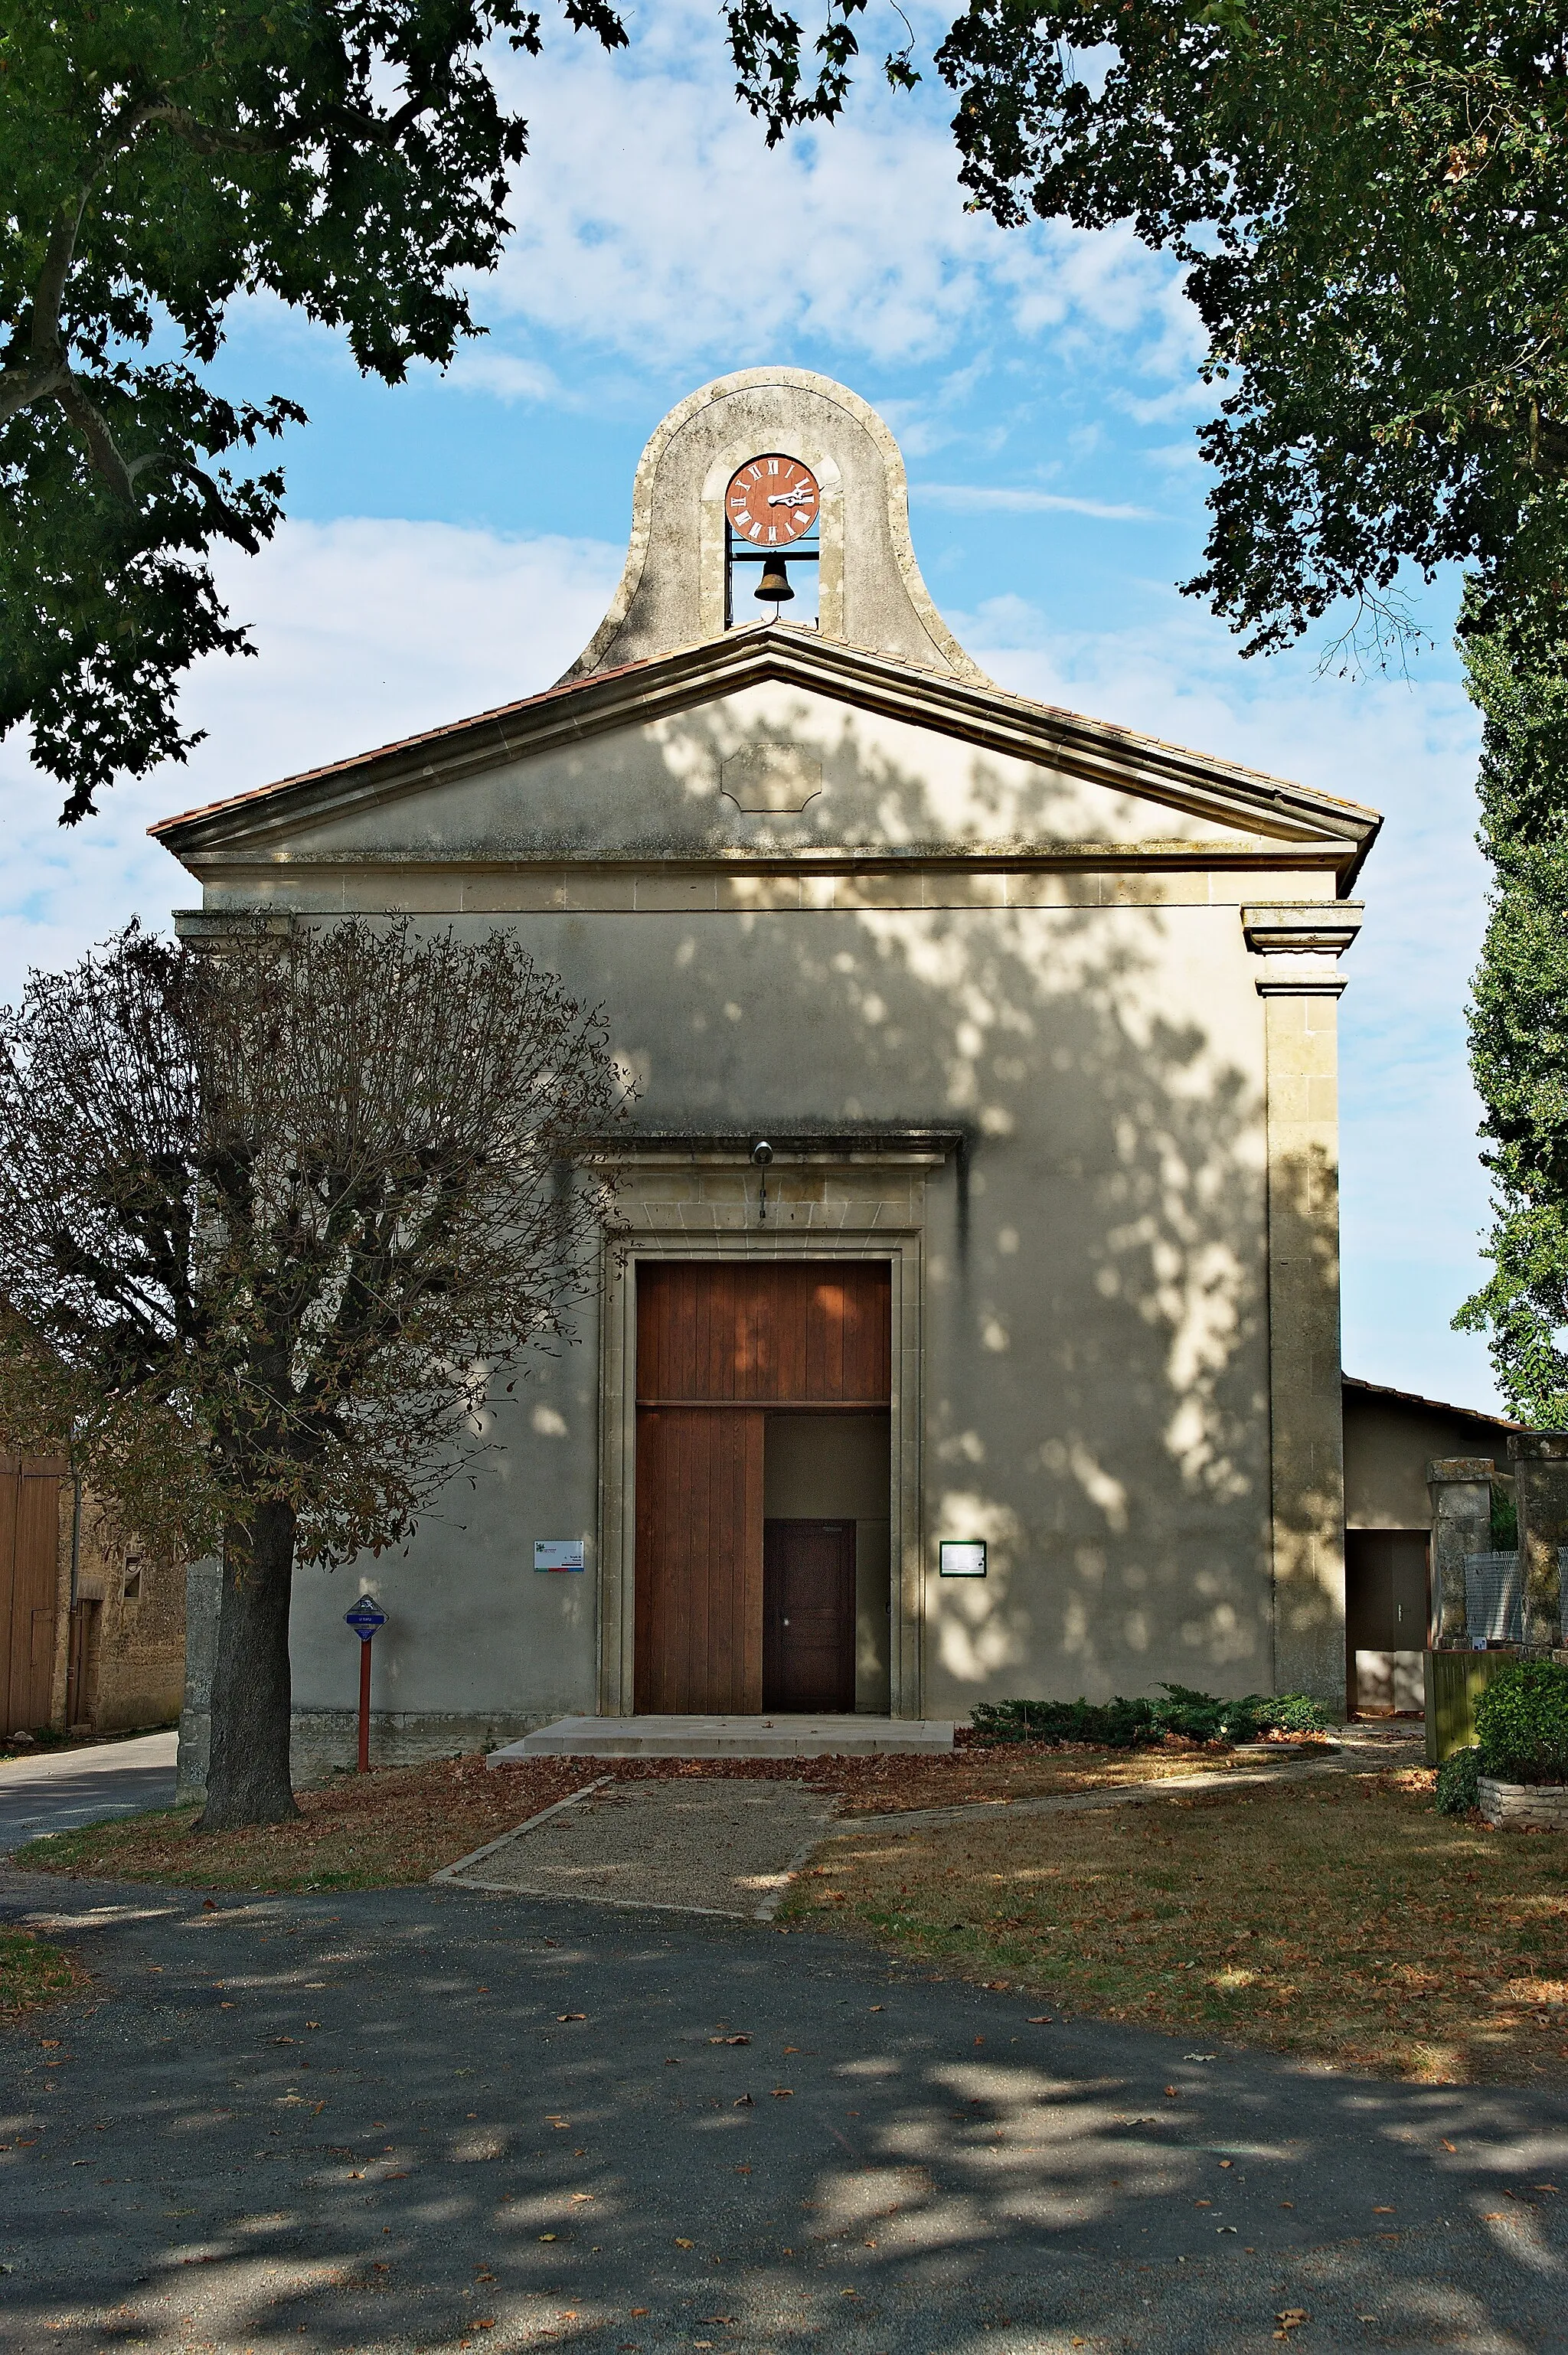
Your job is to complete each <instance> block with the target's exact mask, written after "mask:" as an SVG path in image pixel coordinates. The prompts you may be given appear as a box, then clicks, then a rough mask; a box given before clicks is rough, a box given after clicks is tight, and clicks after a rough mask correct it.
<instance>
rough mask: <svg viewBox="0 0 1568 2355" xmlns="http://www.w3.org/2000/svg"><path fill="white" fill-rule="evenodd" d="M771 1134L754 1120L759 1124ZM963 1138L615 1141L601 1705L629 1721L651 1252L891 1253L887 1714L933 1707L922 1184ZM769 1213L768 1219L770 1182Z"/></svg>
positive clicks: (604, 1413)
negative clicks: (755, 1155) (640, 1401)
mask: <svg viewBox="0 0 1568 2355" xmlns="http://www.w3.org/2000/svg"><path fill="white" fill-rule="evenodd" d="M762 1134H763V1132H761V1131H759V1132H758V1135H759V1136H760V1135H762ZM955 1142H956V1140H955V1139H951V1138H947V1137H939V1136H920V1137H914V1136H911V1137H908V1138H893V1139H889V1140H887V1141H879V1140H878V1139H876V1138H875V1137H867V1138H866V1139H864V1140H863V1141H862V1140H860V1139H856V1140H854V1142H853V1144H852V1145H850V1144H848V1142H847V1141H840V1140H833V1141H832V1142H831V1143H824V1145H822V1146H819V1147H814V1146H812V1145H811V1143H810V1142H809V1141H792V1143H791V1144H790V1145H788V1146H777V1147H775V1153H774V1158H773V1162H772V1163H771V1164H770V1165H769V1167H767V1169H766V1171H765V1172H764V1171H763V1170H762V1169H760V1168H759V1167H756V1166H755V1165H754V1164H753V1162H752V1139H750V1138H748V1139H745V1140H743V1141H742V1140H740V1139H730V1138H724V1139H717V1140H710V1141H704V1140H701V1139H693V1140H690V1141H685V1140H668V1141H666V1140H649V1141H648V1143H647V1144H645V1145H642V1146H639V1145H637V1144H630V1145H628V1146H622V1147H618V1148H617V1149H616V1150H615V1151H614V1152H613V1155H612V1156H609V1158H610V1159H611V1161H612V1163H613V1167H614V1169H615V1173H616V1177H617V1183H618V1187H619V1196H618V1205H617V1207H618V1211H619V1216H620V1220H621V1226H622V1232H621V1236H620V1238H619V1240H618V1241H613V1242H611V1243H610V1244H609V1245H608V1246H607V1247H606V1252H605V1265H604V1277H603V1315H602V1317H601V1320H600V1377H599V1379H600V1393H599V1395H600V1474H599V1545H598V1560H599V1593H598V1604H599V1609H598V1625H599V1663H598V1682H599V1710H600V1714H601V1715H602V1716H604V1717H630V1716H631V1714H632V1710H633V1700H634V1667H635V1658H634V1647H635V1625H636V1613H635V1598H636V1495H637V1475H636V1427H637V1412H636V1380H635V1374H636V1334H637V1310H636V1283H635V1271H636V1269H637V1267H638V1266H639V1265H640V1264H642V1263H645V1262H650V1261H658V1260H692V1259H728V1258H737V1259H769V1260H776V1259H815V1260H844V1259H849V1260H868V1259H875V1260H885V1261H887V1262H888V1263H889V1264H890V1267H891V1280H892V1304H891V1316H892V1382H891V1401H890V1414H891V1429H890V1435H889V1455H890V1463H891V1496H890V1499H889V1516H890V1521H891V1527H890V1530H889V1539H890V1598H889V1599H890V1602H891V1613H890V1625H889V1669H890V1676H891V1702H890V1713H891V1716H892V1717H894V1718H900V1719H918V1718H919V1717H920V1716H921V1714H922V1687H923V1631H924V1615H925V1614H924V1532H923V1515H922V1502H921V1325H922V1297H923V1283H922V1257H923V1228H924V1223H925V1185H926V1178H927V1176H928V1174H929V1172H930V1171H932V1170H933V1169H936V1168H940V1167H941V1166H942V1165H943V1163H944V1160H945V1159H946V1158H947V1156H948V1154H949V1153H950V1151H951V1150H952V1147H953V1146H954V1144H955ZM764 1176H765V1179H766V1186H767V1205H766V1209H767V1215H766V1218H765V1219H764V1218H763V1216H762V1209H763V1203H762V1191H763V1177H764Z"/></svg>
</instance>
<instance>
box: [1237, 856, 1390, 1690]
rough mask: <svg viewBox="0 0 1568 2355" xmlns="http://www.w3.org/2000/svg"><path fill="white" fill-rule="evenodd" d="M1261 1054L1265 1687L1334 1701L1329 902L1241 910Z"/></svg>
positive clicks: (1336, 944) (1338, 1577)
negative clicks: (1267, 1472)
mask: <svg viewBox="0 0 1568 2355" xmlns="http://www.w3.org/2000/svg"><path fill="white" fill-rule="evenodd" d="M1242 921H1243V928H1244V931H1245V934H1246V941H1247V946H1248V947H1249V949H1251V950H1252V952H1253V955H1254V956H1255V957H1256V958H1257V959H1258V965H1257V969H1256V979H1257V988H1258V994H1259V996H1261V997H1262V999H1263V1001H1264V1037H1265V1050H1266V1057H1267V1091H1268V1109H1267V1151H1268V1302H1269V1402H1270V1458H1271V1491H1272V1493H1271V1497H1270V1520H1271V1527H1272V1540H1273V1558H1274V1676H1275V1689H1276V1690H1278V1691H1281V1692H1289V1691H1302V1692H1311V1693H1316V1694H1317V1695H1318V1696H1319V1697H1320V1698H1321V1699H1323V1700H1328V1701H1330V1702H1332V1703H1333V1704H1334V1705H1335V1706H1340V1707H1342V1706H1343V1704H1344V1700H1345V1470H1344V1422H1343V1399H1342V1393H1341V1389H1340V1369H1339V1041H1338V1011H1339V1007H1338V1000H1339V994H1340V992H1341V991H1342V990H1343V988H1344V986H1345V984H1344V981H1343V978H1342V977H1341V975H1339V973H1338V971H1337V970H1336V967H1335V960H1336V958H1337V957H1338V956H1339V954H1341V952H1342V951H1343V950H1344V949H1346V948H1347V947H1348V946H1349V943H1350V942H1351V941H1352V940H1353V939H1354V938H1355V935H1356V932H1357V931H1358V929H1359V927H1360V921H1361V911H1360V908H1359V907H1358V906H1355V905H1354V904H1352V903H1348V902H1346V901H1343V900H1328V901H1324V902H1322V903H1316V902H1314V903H1309V904H1307V905H1292V906H1290V907H1249V908H1243V911H1242Z"/></svg>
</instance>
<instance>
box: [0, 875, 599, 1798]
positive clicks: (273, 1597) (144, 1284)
mask: <svg viewBox="0 0 1568 2355" xmlns="http://www.w3.org/2000/svg"><path fill="white" fill-rule="evenodd" d="M623 1108H624V1087H623V1082H622V1077H621V1074H620V1071H619V1070H618V1068H617V1066H616V1065H615V1064H614V1062H613V1060H612V1058H611V1056H610V1053H609V1050H608V1046H607V1043H606V1039H605V1036H604V1031H603V1022H602V1020H601V1019H600V1018H599V1017H598V1015H596V1014H595V1013H593V1012H592V1011H591V1010H588V1009H586V1008H584V1007H581V1006H580V1005H579V1004H577V1003H576V1002H575V1001H574V1000H573V999H571V997H569V996H567V995H566V993H565V991H564V990H563V989H562V988H561V986H560V983H559V982H558V981H557V980H556V979H555V977H554V976H553V975H550V974H548V973H545V972H542V971H540V970H539V969H538V968H537V967H536V966H535V965H534V964H533V963H532V961H531V960H530V958H529V957H528V955H527V954H526V953H525V951H524V950H523V949H522V948H521V947H520V946H519V945H518V944H517V942H516V941H515V940H513V939H512V938H511V936H510V935H509V934H507V933H506V932H494V933H492V934H490V935H488V936H487V937H485V938H482V939H477V940H468V941H462V940H458V939H457V938H455V937H454V936H453V934H451V933H446V934H437V935H436V936H434V937H422V936H421V934H420V932H418V930H417V929H416V928H415V927H414V926H413V925H412V924H411V923H409V922H395V923H385V924H379V925H373V924H370V923H368V922H365V921H364V920H362V919H349V920H347V921H345V922H340V923H336V924H334V925H330V926H328V927H326V928H325V929H324V930H322V931H320V932H315V931H313V930H311V929H309V928H300V929H298V930H296V931H294V932H292V933H289V934H283V935H280V934H279V933H278V932H274V931H272V929H270V928H269V927H268V926H267V925H266V924H265V923H264V922H260V923H256V924H252V925H238V926H237V929H236V930H235V931H234V932H231V933H229V935H228V936H227V937H226V938H225V940H224V942H223V943H222V944H221V945H220V946H215V947H211V948H208V949H207V950H203V951H194V952H193V951H190V950H186V949H180V948H175V947H172V946H170V945H169V944H168V943H165V942H163V941H159V940H155V939H152V938H150V937H149V936H148V935H147V934H145V933H144V932H140V931H139V930H138V929H137V928H136V927H135V926H134V925H133V926H132V927H131V928H130V930H129V931H128V932H124V933H123V934H122V935H121V937H120V938H119V939H118V940H117V941H113V942H111V943H109V945H108V947H107V948H106V949H105V950H103V951H101V952H100V953H99V954H96V955H93V956H91V957H89V958H87V959H86V960H85V961H84V962H83V963H82V964H80V965H78V966H77V967H75V968H74V970H72V971H70V972H69V973H64V974H34V975H31V976H30V978H29V980H28V983H27V991H26V994H25V996H24V998H23V1001H22V1004H21V1006H20V1007H16V1008H14V1009H11V1008H7V1009H4V1010H0V1305H3V1313H0V1430H3V1431H5V1433H6V1434H7V1436H8V1438H9V1439H10V1441H11V1444H13V1445H22V1446H39V1445H44V1446H47V1445H48V1444H51V1443H52V1444H57V1445H58V1444H59V1443H60V1442H61V1440H62V1439H63V1438H64V1437H66V1436H67V1435H68V1434H69V1444H70V1452H71V1456H72V1460H73V1462H74V1463H75V1464H76V1465H77V1466H78V1467H79V1468H80V1470H81V1471H83V1472H84V1473H85V1474H86V1475H87V1476H88V1477H89V1479H90V1480H91V1482H92V1485H93V1487H94V1488H95V1489H96V1490H97V1491H98V1492H99V1494H100V1495H101V1496H102V1497H105V1498H108V1499H111V1500H112V1502H113V1503H114V1504H115V1505H116V1506H117V1507H118V1508H119V1509H120V1511H121V1513H122V1514H123V1517H124V1518H126V1519H127V1520H128V1521H129V1522H130V1523H131V1524H132V1525H133V1526H134V1527H135V1528H136V1529H137V1530H138V1532H139V1533H140V1535H141V1536H142V1537H143V1538H144V1540H148V1541H149V1542H151V1543H152V1544H153V1545H154V1546H155V1548H156V1550H159V1551H161V1552H163V1553H164V1554H165V1556H166V1557H167V1558H169V1559H172V1560H175V1561H179V1560H182V1559H185V1560H190V1559H194V1558H197V1557H199V1556H200V1555H202V1554H204V1553H206V1552H208V1551H209V1550H221V1553H222V1556H223V1594H222V1605H221V1613H220V1618H219V1646H218V1665H217V1670H216V1673H215V1678H214V1685H213V1701H212V1706H213V1729H214V1764H213V1769H212V1772H211V1774H210V1775H209V1778H208V1818H209V1820H210V1821H211V1822H212V1823H214V1824H216V1823H218V1822H219V1821H230V1822H255V1821H270V1820H272V1819H273V1817H274V1816H275V1815H277V1814H280V1813H281V1814H283V1815H286V1814H288V1813H290V1812H291V1811H292V1809H293V1799H292V1797H291V1796H290V1791H289V1778H288V1748H289V1668H288V1606H289V1593H290V1584H291V1580H292V1577H293V1564H294V1561H295V1557H296V1552H297V1553H298V1554H299V1555H300V1556H301V1557H302V1558H304V1559H305V1560H308V1561H319V1562H325V1563H329V1564H330V1563H334V1562H340V1561H349V1560H351V1559H352V1558H353V1556H354V1555H356V1554H357V1553H360V1552H363V1551H367V1550H371V1551H376V1552H379V1551H380V1550H381V1549H382V1548H383V1547H385V1546H388V1545H391V1544H395V1543H397V1542H399V1541H400V1540H402V1539H404V1538H406V1537H407V1536H408V1535H409V1533H410V1532H411V1529H413V1527H414V1525H415V1523H416V1522H417V1520H418V1518H419V1516H420V1515H421V1512H422V1511H423V1510H424V1508H426V1506H427V1505H428V1504H429V1503H430V1501H431V1499H432V1497H434V1496H435V1495H436V1494H437V1492H438V1491H439V1490H440V1488H441V1487H443V1485H444V1484H445V1482H446V1481H447V1480H449V1479H450V1478H451V1477H452V1476H453V1473H454V1472H455V1471H457V1470H458V1469H459V1467H460V1465H461V1461H462V1457H463V1454H464V1446H463V1443H462V1437H461V1433H462V1426H463V1423H464V1417H468V1418H474V1417H477V1416H479V1415H480V1413H481V1412H482V1410H483V1409H484V1407H485V1401H486V1399H488V1398H490V1397H492V1396H493V1394H494V1392H495V1391H496V1390H497V1389H498V1388H500V1387H502V1386H503V1385H504V1384H505V1383H506V1381H507V1372H508V1369H514V1368H516V1367H517V1363H518V1360H519V1359H521V1358H523V1356H524V1355H525V1353H526V1352H527V1351H528V1349H530V1348H533V1347H534V1346H536V1345H539V1344H540V1343H544V1344H547V1345H548V1344H549V1343H551V1342H560V1341H562V1340H564V1339H565V1338H567V1337H570V1336H571V1331H572V1325H573V1317H574V1314H575V1310H576V1307H577V1306H578V1305H579V1304H580V1303H581V1301H582V1300H583V1299H584V1298H585V1297H587V1296H588V1295H590V1294H591V1293H592V1291H593V1289H594V1288H595V1286H596V1284H597V1283H598V1278H599V1256H600V1252H601V1250H602V1247H603V1237H604V1229H605V1225H606V1222H607V1220H609V1217H610V1213H611V1193H610V1189H609V1188H608V1186H607V1185H606V1184H605V1183H604V1182H603V1180H602V1178H601V1177H597V1176H596V1175H595V1172H596V1170H598V1169H599V1168H600V1167H601V1164H602V1158H603V1146H604V1145H605V1143H606V1140H607V1139H608V1138H609V1137H610V1136H611V1135H612V1133H613V1129H614V1126H615V1124H616V1123H617V1121H618V1120H619V1119H620V1117H621V1116H622V1112H623Z"/></svg>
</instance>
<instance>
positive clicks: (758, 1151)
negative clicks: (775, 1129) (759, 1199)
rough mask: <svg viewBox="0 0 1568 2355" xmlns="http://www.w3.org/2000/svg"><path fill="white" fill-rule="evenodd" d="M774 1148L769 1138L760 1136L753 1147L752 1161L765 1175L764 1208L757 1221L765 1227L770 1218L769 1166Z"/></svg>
mask: <svg viewBox="0 0 1568 2355" xmlns="http://www.w3.org/2000/svg"><path fill="white" fill-rule="evenodd" d="M772 1159H773V1146H771V1145H770V1144H769V1143H768V1140H767V1138H766V1137H765V1136H759V1137H758V1139H757V1141H756V1143H755V1145H753V1146H752V1161H753V1162H754V1163H755V1164H756V1167H758V1168H759V1169H760V1170H761V1171H762V1173H763V1206H762V1209H761V1211H760V1212H759V1214H758V1219H757V1223H758V1225H759V1226H765V1225H766V1223H767V1216H768V1164H769V1162H770V1161H771V1160H772Z"/></svg>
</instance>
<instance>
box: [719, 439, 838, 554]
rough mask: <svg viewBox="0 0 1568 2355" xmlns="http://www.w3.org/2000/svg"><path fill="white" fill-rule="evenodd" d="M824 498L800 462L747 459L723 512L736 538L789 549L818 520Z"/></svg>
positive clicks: (733, 477)
mask: <svg viewBox="0 0 1568 2355" xmlns="http://www.w3.org/2000/svg"><path fill="white" fill-rule="evenodd" d="M821 505H822V493H821V491H820V490H819V489H818V487H817V482H816V475H815V474H813V473H812V471H811V469H810V467H809V466H803V465H802V464H801V463H800V460H799V459H798V458H784V457H779V456H776V455H775V456H773V457H767V458H748V459H747V461H746V463H745V464H744V465H743V466H741V468H739V469H738V471H737V472H736V473H735V474H732V475H731V478H730V487H729V489H728V490H727V491H726V492H725V494H724V512H725V514H726V515H727V516H728V517H729V518H730V528H731V531H732V532H733V533H734V535H735V537H736V538H737V539H746V540H750V541H751V543H752V546H753V547H755V548H787V547H788V546H789V544H790V542H791V541H792V540H795V539H804V538H805V535H806V533H807V532H808V531H810V530H811V528H812V527H813V526H814V524H815V523H816V516H817V510H818V508H819V507H820V506H821Z"/></svg>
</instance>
